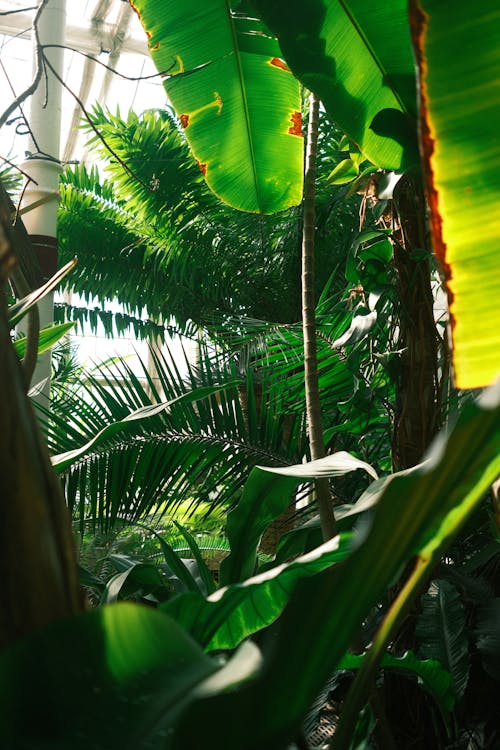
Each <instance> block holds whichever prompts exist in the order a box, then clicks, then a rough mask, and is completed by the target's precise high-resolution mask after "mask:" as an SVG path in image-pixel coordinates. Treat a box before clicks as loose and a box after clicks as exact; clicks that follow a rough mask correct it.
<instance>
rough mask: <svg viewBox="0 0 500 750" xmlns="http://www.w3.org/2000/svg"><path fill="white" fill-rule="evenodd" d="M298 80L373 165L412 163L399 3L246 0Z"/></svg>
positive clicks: (407, 43) (403, 9)
mask: <svg viewBox="0 0 500 750" xmlns="http://www.w3.org/2000/svg"><path fill="white" fill-rule="evenodd" d="M252 2H253V5H254V6H255V7H256V8H257V9H258V11H259V13H261V15H262V18H263V19H264V21H265V22H266V23H267V24H268V26H269V28H270V29H271V30H272V31H273V32H274V33H275V34H276V35H277V37H278V40H279V43H280V46H281V49H282V51H283V54H284V56H285V59H286V61H287V63H288V65H289V66H290V68H291V70H292V72H293V73H294V74H295V75H296V76H297V78H299V80H300V81H301V82H302V83H303V84H304V85H305V86H306V87H307V88H308V89H310V90H311V91H314V93H315V94H316V95H317V96H318V97H319V98H320V99H321V101H322V102H323V104H324V106H325V108H326V110H327V112H328V113H329V114H330V116H331V117H332V119H333V120H334V121H335V122H336V123H337V124H338V125H339V126H340V127H341V128H342V130H343V131H344V132H345V133H346V134H347V135H348V136H349V138H350V139H351V140H352V141H354V143H355V144H356V146H357V147H358V148H359V150H360V151H361V152H362V153H363V155H364V156H365V157H367V158H368V159H369V160H370V161H371V162H372V163H373V164H376V165H377V166H379V167H384V168H386V169H405V168H407V167H408V166H410V165H412V164H416V163H417V162H418V153H417V148H416V126H415V123H416V119H415V118H416V112H415V109H416V96H415V72H414V62H413V57H412V50H411V40H410V34H409V28H408V13H407V4H406V2H405V1H404V0H388V2H384V3H377V4H374V3H368V2H366V1H365V0H343V1H342V2H339V0H310V1H309V2H308V3H303V2H301V0H273V2H269V0H252Z"/></svg>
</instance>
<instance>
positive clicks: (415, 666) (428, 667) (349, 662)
mask: <svg viewBox="0 0 500 750" xmlns="http://www.w3.org/2000/svg"><path fill="white" fill-rule="evenodd" d="M364 658H365V654H359V655H358V654H345V655H344V656H343V657H342V659H341V660H340V662H339V665H338V669H359V667H360V666H361V664H362V663H363V660H364ZM380 666H381V668H383V669H395V670H397V671H401V672H403V673H405V672H409V673H410V674H412V675H414V676H415V677H418V678H420V680H421V681H422V684H423V687H424V689H425V690H427V692H428V693H430V695H432V696H433V698H434V699H435V700H436V701H437V703H438V704H439V705H440V707H441V708H442V709H444V710H445V711H452V710H453V706H454V705H455V702H456V694H455V690H454V687H453V677H452V676H451V674H450V673H449V672H448V671H447V670H446V669H445V668H444V667H443V665H442V664H441V662H440V661H438V660H436V659H417V657H416V656H415V654H414V653H413V651H406V652H405V653H404V654H403V655H402V656H393V655H392V654H385V655H384V656H383V658H382V661H381V662H380Z"/></svg>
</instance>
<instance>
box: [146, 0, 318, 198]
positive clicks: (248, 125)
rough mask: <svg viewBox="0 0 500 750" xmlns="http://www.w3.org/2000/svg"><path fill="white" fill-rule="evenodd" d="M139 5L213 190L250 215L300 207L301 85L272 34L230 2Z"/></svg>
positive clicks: (171, 0)
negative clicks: (287, 64)
mask: <svg viewBox="0 0 500 750" xmlns="http://www.w3.org/2000/svg"><path fill="white" fill-rule="evenodd" d="M134 7H135V9H136V10H137V11H138V13H139V17H140V19H141V21H142V23H143V26H144V28H145V29H146V31H147V33H148V36H149V48H150V52H151V56H152V58H153V60H154V62H155V64H156V66H157V68H158V70H159V71H161V72H162V73H163V74H164V75H166V76H168V77H167V78H166V80H165V89H166V91H167V94H168V96H169V98H170V100H171V102H172V104H173V105H174V107H175V109H176V111H177V114H178V115H179V118H180V121H181V123H182V125H183V127H184V128H185V132H186V136H187V139H188V141H189V143H190V145H191V148H192V151H193V154H194V156H195V158H196V159H197V161H198V164H199V166H200V169H201V170H202V172H203V174H204V175H205V178H206V180H207V183H208V185H209V187H210V188H211V189H212V190H213V191H214V193H215V194H216V195H217V196H219V198H221V200H223V201H224V202H226V203H228V204H229V205H231V206H234V207H235V208H238V209H241V210H244V211H252V212H259V213H273V212H275V211H279V210H281V209H284V208H288V207H289V206H292V205H296V204H298V203H299V202H300V200H301V197H302V168H303V167H302V150H303V138H302V129H301V123H300V117H301V115H300V96H299V86H298V82H297V81H296V79H295V78H294V77H293V76H292V74H291V73H290V71H289V70H288V68H287V66H286V65H285V64H284V62H283V61H282V60H281V59H280V57H281V53H280V49H279V46H278V44H277V42H276V40H275V39H274V38H273V37H272V36H271V35H270V33H269V31H267V30H266V29H265V27H264V26H263V24H262V23H261V22H260V21H258V20H257V19H255V18H250V17H248V15H247V14H246V13H245V12H243V13H236V12H235V11H233V10H232V9H231V4H230V3H229V2H226V1H225V0H211V1H210V2H205V0H186V2H182V3H179V2H177V1H176V0H164V2H162V3H160V4H159V3H157V2H155V0H135V2H134Z"/></svg>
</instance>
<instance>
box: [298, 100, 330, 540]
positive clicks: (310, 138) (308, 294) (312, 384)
mask: <svg viewBox="0 0 500 750" xmlns="http://www.w3.org/2000/svg"><path fill="white" fill-rule="evenodd" d="M310 102H311V106H310V110H309V126H308V131H307V151H306V168H305V177H304V226H303V235H302V330H303V334H304V379H305V391H306V413H307V429H308V434H309V446H310V451H311V459H312V460H313V461H314V460H316V459H317V458H323V456H324V455H325V444H324V440H323V425H322V420H321V406H320V399H319V387H318V362H317V353H316V319H315V309H316V300H315V295H314V233H315V220H316V213H315V198H316V161H317V150H318V122H319V101H318V99H317V98H316V97H315V96H314V94H311V99H310ZM315 490H316V499H317V502H318V508H319V515H320V519H321V529H322V532H323V539H324V540H325V541H326V540H327V539H331V538H332V537H333V536H335V534H336V525H335V516H334V513H333V502H332V496H331V493H330V487H329V483H328V480H327V479H318V480H316V483H315Z"/></svg>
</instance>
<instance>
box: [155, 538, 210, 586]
mask: <svg viewBox="0 0 500 750" xmlns="http://www.w3.org/2000/svg"><path fill="white" fill-rule="evenodd" d="M158 540H159V542H160V547H161V551H162V553H163V557H164V558H165V562H166V564H167V567H168V568H169V570H171V571H172V573H173V574H174V575H175V576H176V577H177V578H178V579H179V581H181V583H182V584H183V585H184V586H185V587H186V589H187V591H193V592H196V593H203V592H201V591H200V587H199V585H198V583H197V581H196V579H195V577H194V576H193V574H192V573H191V571H190V570H189V568H188V567H187V565H186V564H185V562H186V561H185V560H183V559H182V557H181V556H180V555H179V554H178V553H177V552H176V551H175V550H174V549H173V548H172V546H171V545H170V544H168V542H166V541H165V539H163V538H162V537H160V536H159V535H158Z"/></svg>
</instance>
